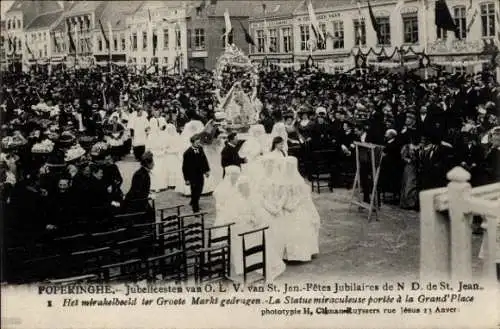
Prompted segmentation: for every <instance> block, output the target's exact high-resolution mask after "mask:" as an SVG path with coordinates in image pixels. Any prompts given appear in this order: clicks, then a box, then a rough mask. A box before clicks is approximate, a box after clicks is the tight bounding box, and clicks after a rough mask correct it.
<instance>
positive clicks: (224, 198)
mask: <svg viewBox="0 0 500 329" xmlns="http://www.w3.org/2000/svg"><path fill="white" fill-rule="evenodd" d="M240 174H241V169H240V167H238V166H227V167H226V176H224V178H223V179H222V181H221V182H220V183H219V185H217V187H216V188H215V190H214V194H213V196H214V198H215V222H214V226H219V225H224V224H229V223H230V222H229V221H228V216H227V213H228V211H229V212H230V211H231V209H230V208H231V207H232V205H231V200H232V197H233V196H234V194H235V193H236V192H237V189H236V183H237V181H238V178H239V177H240Z"/></svg>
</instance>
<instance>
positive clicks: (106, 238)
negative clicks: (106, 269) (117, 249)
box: [87, 228, 128, 248]
mask: <svg viewBox="0 0 500 329" xmlns="http://www.w3.org/2000/svg"><path fill="white" fill-rule="evenodd" d="M127 233H128V232H127V229H126V228H119V229H115V230H111V231H105V232H96V233H92V234H90V237H89V240H88V245H87V247H91V248H100V247H106V246H113V245H115V244H116V243H117V242H118V241H121V240H125V239H126V238H127Z"/></svg>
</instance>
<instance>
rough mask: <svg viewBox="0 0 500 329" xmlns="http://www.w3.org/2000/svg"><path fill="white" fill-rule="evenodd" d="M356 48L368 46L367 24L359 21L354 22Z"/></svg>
mask: <svg viewBox="0 0 500 329" xmlns="http://www.w3.org/2000/svg"><path fill="white" fill-rule="evenodd" d="M354 36H355V38H354V46H355V47H359V46H366V24H365V21H364V20H362V21H360V20H359V19H355V20H354Z"/></svg>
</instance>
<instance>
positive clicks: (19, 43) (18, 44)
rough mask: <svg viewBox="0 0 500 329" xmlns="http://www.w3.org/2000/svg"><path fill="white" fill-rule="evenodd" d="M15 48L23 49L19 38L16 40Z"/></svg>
mask: <svg viewBox="0 0 500 329" xmlns="http://www.w3.org/2000/svg"><path fill="white" fill-rule="evenodd" d="M17 49H18V50H19V51H21V50H23V43H22V42H21V39H18V40H17Z"/></svg>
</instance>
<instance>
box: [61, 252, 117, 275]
mask: <svg viewBox="0 0 500 329" xmlns="http://www.w3.org/2000/svg"><path fill="white" fill-rule="evenodd" d="M63 261H64V268H65V272H66V273H65V276H64V277H67V276H75V275H82V274H83V275H84V274H96V273H99V271H100V268H101V266H103V265H105V264H111V263H114V262H117V261H118V258H117V255H116V254H114V253H113V252H112V249H111V248H110V247H102V248H95V249H88V250H81V251H76V252H73V253H71V254H70V255H69V256H68V257H66V259H64V260H63Z"/></svg>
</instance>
